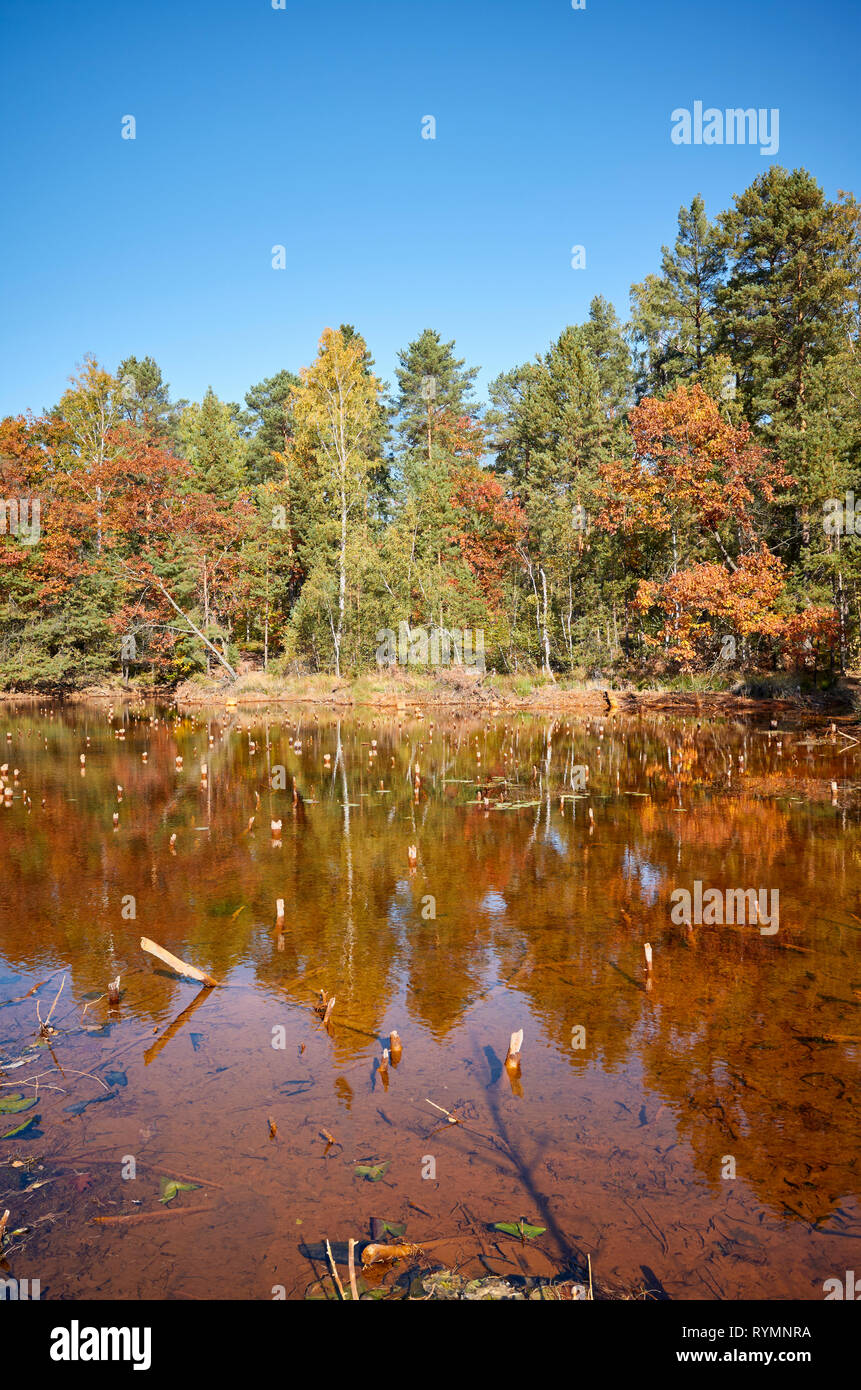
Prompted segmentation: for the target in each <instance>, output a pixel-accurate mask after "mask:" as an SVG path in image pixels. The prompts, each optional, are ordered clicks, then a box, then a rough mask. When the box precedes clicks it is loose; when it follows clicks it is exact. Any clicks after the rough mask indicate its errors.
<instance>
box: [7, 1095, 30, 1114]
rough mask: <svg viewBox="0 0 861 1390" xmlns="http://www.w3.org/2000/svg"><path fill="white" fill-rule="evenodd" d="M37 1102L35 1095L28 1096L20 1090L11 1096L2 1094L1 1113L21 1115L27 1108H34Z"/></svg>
mask: <svg viewBox="0 0 861 1390" xmlns="http://www.w3.org/2000/svg"><path fill="white" fill-rule="evenodd" d="M35 1104H36V1097H35V1096H30V1097H29V1098H27V1097H25V1096H22V1095H21V1094H20V1092H18V1091H16V1092H15V1094H14V1095H11V1096H5V1097H2V1096H0V1115H20V1114H22V1113H23V1112H24V1111H25V1110H32V1109H33V1106H34V1105H35Z"/></svg>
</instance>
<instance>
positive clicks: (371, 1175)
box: [355, 1159, 391, 1182]
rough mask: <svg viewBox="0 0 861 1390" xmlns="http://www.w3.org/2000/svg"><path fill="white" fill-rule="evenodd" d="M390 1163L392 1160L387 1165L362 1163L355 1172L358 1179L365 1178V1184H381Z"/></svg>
mask: <svg viewBox="0 0 861 1390" xmlns="http://www.w3.org/2000/svg"><path fill="white" fill-rule="evenodd" d="M390 1163H391V1159H387V1160H386V1162H385V1163H360V1164H358V1166H357V1167H356V1170H355V1173H356V1177H357V1178H363V1179H364V1181H365V1182H379V1181H380V1179H381V1178H384V1177H385V1175H386V1172H387V1170H388V1168H389V1165H390Z"/></svg>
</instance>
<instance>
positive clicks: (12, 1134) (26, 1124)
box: [0, 1115, 42, 1139]
mask: <svg viewBox="0 0 861 1390" xmlns="http://www.w3.org/2000/svg"><path fill="white" fill-rule="evenodd" d="M41 1118H42V1116H41V1115H31V1116H30V1118H29V1120H25V1121H24V1123H23V1124H22V1125H19V1126H18V1128H17V1129H7V1131H6V1133H5V1134H0V1139H14V1138H15V1135H16V1134H23V1133H24V1130H25V1129H29V1128H30V1126H31V1125H34V1124H35V1123H36V1121H37V1120H41Z"/></svg>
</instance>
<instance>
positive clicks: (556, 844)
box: [544, 826, 568, 859]
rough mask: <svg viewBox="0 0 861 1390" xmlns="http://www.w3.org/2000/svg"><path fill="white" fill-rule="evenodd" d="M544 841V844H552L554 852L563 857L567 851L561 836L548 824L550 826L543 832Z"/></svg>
mask: <svg viewBox="0 0 861 1390" xmlns="http://www.w3.org/2000/svg"><path fill="white" fill-rule="evenodd" d="M544 843H545V845H552V846H553V848H554V849H555V851H556V853H557V854H561V855H562V857H563V859H564V857H565V855H566V854H567V853H568V850H567V848H566V845H565V841H564V840H563V839H562V836H561V835H560V834H559V831H558V830H557V829H556V827H555V826H550V828H549V829H548V830H546V831H545V832H544Z"/></svg>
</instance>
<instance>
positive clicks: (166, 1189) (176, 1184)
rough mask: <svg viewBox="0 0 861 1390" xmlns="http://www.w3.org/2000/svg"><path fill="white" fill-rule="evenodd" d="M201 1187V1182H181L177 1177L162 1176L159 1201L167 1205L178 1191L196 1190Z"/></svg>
mask: <svg viewBox="0 0 861 1390" xmlns="http://www.w3.org/2000/svg"><path fill="white" fill-rule="evenodd" d="M199 1187H200V1183H199V1182H180V1181H179V1180H178V1179H177V1178H162V1179H161V1182H160V1183H159V1191H160V1192H161V1196H160V1197H159V1201H160V1202H161V1203H162V1205H163V1206H166V1205H167V1203H168V1202H172V1201H173V1199H174V1197H175V1196H176V1194H177V1193H178V1192H196V1191H197V1189H198V1188H199Z"/></svg>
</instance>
